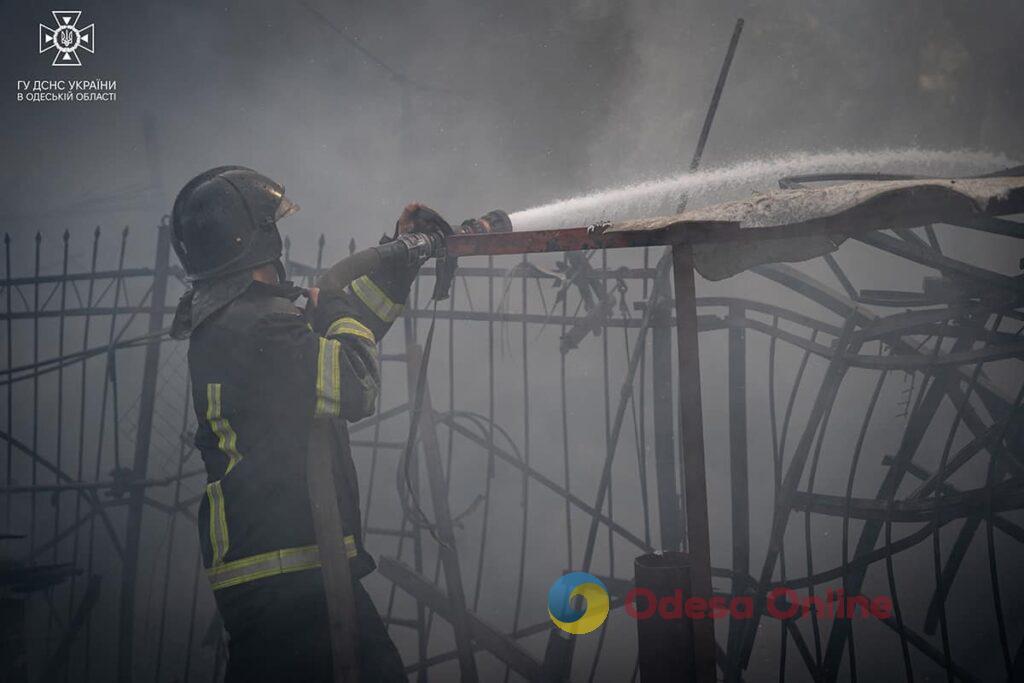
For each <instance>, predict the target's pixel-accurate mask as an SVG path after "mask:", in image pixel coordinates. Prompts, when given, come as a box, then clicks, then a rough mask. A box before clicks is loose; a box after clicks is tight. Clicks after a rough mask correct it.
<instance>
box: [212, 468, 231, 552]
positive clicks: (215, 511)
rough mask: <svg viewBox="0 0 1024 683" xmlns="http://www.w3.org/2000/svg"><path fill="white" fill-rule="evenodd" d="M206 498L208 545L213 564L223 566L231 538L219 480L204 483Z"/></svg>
mask: <svg viewBox="0 0 1024 683" xmlns="http://www.w3.org/2000/svg"><path fill="white" fill-rule="evenodd" d="M206 498H207V500H208V501H209V502H210V547H211V548H212V549H213V566H214V567H217V566H223V565H224V556H225V555H227V554H228V548H230V547H231V540H230V538H229V537H228V516H227V511H226V510H225V509H224V491H223V490H221V487H220V482H219V481H215V482H213V483H212V484H207V485H206Z"/></svg>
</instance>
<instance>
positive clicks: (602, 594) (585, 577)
mask: <svg viewBox="0 0 1024 683" xmlns="http://www.w3.org/2000/svg"><path fill="white" fill-rule="evenodd" d="M576 596H580V597H582V598H583V599H584V600H585V601H586V609H584V610H578V609H575V608H574V607H573V606H572V603H573V598H575V597H576ZM548 616H549V617H551V621H552V622H553V623H554V625H555V626H557V627H558V628H560V629H562V630H563V631H565V632H566V633H571V634H573V635H574V636H578V635H582V634H584V633H590V632H591V631H593V630H594V629H596V628H598V627H599V626H600V625H601V624H603V623H604V620H605V619H607V618H608V589H607V588H605V587H604V584H603V583H601V580H600V579H598V578H597V577H596V576H594V575H593V574H588V573H586V572H570V573H569V574H566V575H565V576H563V577H561V578H560V579H558V580H557V581H555V582H554V583H553V584H552V585H551V589H550V590H549V591H548Z"/></svg>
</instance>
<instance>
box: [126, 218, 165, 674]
mask: <svg viewBox="0 0 1024 683" xmlns="http://www.w3.org/2000/svg"><path fill="white" fill-rule="evenodd" d="M170 255H171V227H170V225H169V224H168V223H167V221H166V219H165V220H164V222H162V223H161V224H160V227H159V228H158V229H157V241H156V264H155V265H154V267H153V292H152V295H151V297H152V298H151V299H150V312H149V326H148V330H147V331H148V333H149V334H150V335H156V334H157V333H158V332H159V331H160V330H161V329H162V328H163V325H164V306H165V304H166V301H165V300H166V298H167V280H168V275H169V266H170V263H169V259H170ZM159 370H160V340H159V339H155V340H153V341H151V342H150V344H149V345H148V346H146V356H145V359H144V361H143V366H142V392H141V399H140V401H139V421H138V428H137V430H136V433H135V457H134V460H133V462H132V476H133V477H136V478H138V479H145V478H146V470H147V468H148V465H149V447H150V438H151V436H152V431H153V411H154V410H155V408H156V390H157V379H158V375H159ZM145 494H146V489H145V488H143V487H141V486H139V487H133V489H132V493H131V499H130V500H129V503H128V524H127V528H126V530H125V539H124V549H125V553H124V568H123V570H122V572H121V607H120V612H119V615H118V650H117V680H118V681H121V683H130V682H131V681H132V680H133V676H132V649H133V645H134V642H133V639H134V637H135V580H136V578H137V575H138V571H139V540H140V538H141V536H142V511H143V503H144V502H145Z"/></svg>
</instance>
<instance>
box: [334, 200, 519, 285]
mask: <svg viewBox="0 0 1024 683" xmlns="http://www.w3.org/2000/svg"><path fill="white" fill-rule="evenodd" d="M511 231H512V222H511V221H510V220H509V217H508V214H506V213H505V212H504V211H498V210H495V211H491V212H489V213H487V214H485V215H484V216H481V217H480V218H471V219H469V220H465V221H463V222H462V223H461V224H460V225H459V226H458V228H455V229H453V228H452V227H451V226H450V225H449V224H448V223H447V222H446V221H445V220H444V219H443V218H441V216H440V215H438V214H437V212H435V211H433V210H432V209H429V208H427V207H425V206H423V205H421V204H411V205H409V206H407V207H406V209H405V211H403V212H402V216H401V217H400V218H399V219H398V223H397V224H396V226H395V234H394V236H392V237H385V238H383V239H382V240H381V244H379V245H377V246H375V247H370V248H369V249H364V250H363V251H360V252H356V253H355V254H352V255H351V256H349V257H348V258H346V259H344V260H342V261H340V262H339V263H337V264H336V265H335V266H333V267H332V268H331V269H329V270H328V271H327V272H326V273H324V275H323V276H322V277H321V278H320V280H319V281H318V282H317V285H318V286H320V287H321V288H334V289H344V288H345V287H346V286H348V284H349V283H350V282H352V281H353V280H355V279H356V278H359V277H361V276H363V275H367V274H369V273H370V272H371V271H373V270H374V269H375V268H377V267H378V266H379V265H381V264H382V263H391V264H400V265H401V267H403V268H404V269H406V270H407V271H408V272H409V273H410V277H415V274H416V272H417V271H418V269H419V267H420V266H421V265H423V264H424V263H425V262H427V261H428V260H430V259H431V258H436V259H437V266H436V268H435V278H434V293H433V297H432V298H433V299H434V300H437V301H440V300H443V299H447V298H448V295H449V292H450V290H451V283H452V280H453V279H454V278H455V268H456V266H457V260H456V258H455V257H453V256H449V255H448V253H447V251H446V250H445V242H446V240H447V238H448V237H449V236H450V235H454V234H480V233H489V232H511Z"/></svg>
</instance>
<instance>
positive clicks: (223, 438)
mask: <svg viewBox="0 0 1024 683" xmlns="http://www.w3.org/2000/svg"><path fill="white" fill-rule="evenodd" d="M222 391H223V389H222V387H221V385H220V384H207V385H206V419H207V421H209V423H210V429H211V430H213V433H214V434H215V435H216V436H217V448H219V449H220V450H221V451H223V452H224V454H225V455H226V456H228V467H227V470H226V471H225V474H227V472H230V471H231V470H233V469H234V468H235V465H237V464H238V462H239V461H240V460H241V459H242V454H241V453H239V452H238V434H237V433H235V430H234V429H233V428H232V427H231V423H230V422H228V419H227V418H226V417H224V408H223V405H222V402H221V393H222Z"/></svg>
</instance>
